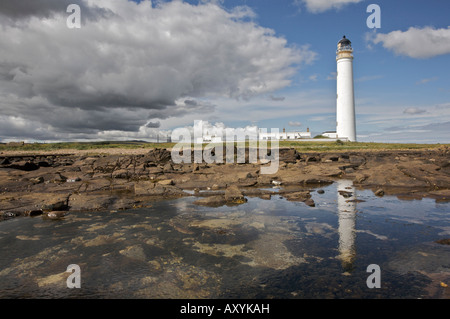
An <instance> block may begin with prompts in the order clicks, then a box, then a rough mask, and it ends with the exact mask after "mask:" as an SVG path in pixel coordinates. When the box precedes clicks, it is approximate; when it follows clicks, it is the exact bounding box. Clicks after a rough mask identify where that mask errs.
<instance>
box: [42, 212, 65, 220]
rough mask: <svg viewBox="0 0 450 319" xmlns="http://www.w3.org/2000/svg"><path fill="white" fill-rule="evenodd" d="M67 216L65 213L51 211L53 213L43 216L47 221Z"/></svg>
mask: <svg viewBox="0 0 450 319" xmlns="http://www.w3.org/2000/svg"><path fill="white" fill-rule="evenodd" d="M67 214H68V212H67V211H53V212H48V213H47V214H45V215H44V218H48V219H53V220H55V219H61V218H63V217H64V216H66V215H67Z"/></svg>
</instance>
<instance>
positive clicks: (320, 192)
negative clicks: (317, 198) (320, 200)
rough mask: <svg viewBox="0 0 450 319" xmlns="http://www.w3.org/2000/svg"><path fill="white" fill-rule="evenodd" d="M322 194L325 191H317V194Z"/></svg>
mask: <svg viewBox="0 0 450 319" xmlns="http://www.w3.org/2000/svg"><path fill="white" fill-rule="evenodd" d="M324 193H325V191H324V190H323V189H318V190H317V194H324Z"/></svg>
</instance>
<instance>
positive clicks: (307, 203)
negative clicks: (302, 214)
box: [303, 198, 316, 207]
mask: <svg viewBox="0 0 450 319" xmlns="http://www.w3.org/2000/svg"><path fill="white" fill-rule="evenodd" d="M303 203H305V204H306V205H308V206H309V207H316V203H314V200H313V199H312V198H308V199H307V200H305V201H304V202H303Z"/></svg>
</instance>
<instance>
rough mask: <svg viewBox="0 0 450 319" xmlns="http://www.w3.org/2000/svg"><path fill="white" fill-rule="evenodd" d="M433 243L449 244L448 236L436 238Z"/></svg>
mask: <svg viewBox="0 0 450 319" xmlns="http://www.w3.org/2000/svg"><path fill="white" fill-rule="evenodd" d="M435 243H437V244H441V245H450V238H444V239H439V240H436V241H435Z"/></svg>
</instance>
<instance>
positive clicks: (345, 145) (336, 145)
mask: <svg viewBox="0 0 450 319" xmlns="http://www.w3.org/2000/svg"><path fill="white" fill-rule="evenodd" d="M234 144H235V146H236V145H238V144H239V145H243V143H237V142H235V143H234ZM175 145H176V143H152V142H144V141H123V142H121V141H99V142H57V143H24V142H11V143H0V152H26V151H30V152H31V151H33V152H35V151H64V150H93V151H94V152H96V151H99V150H108V149H123V150H137V149H146V150H151V149H155V148H165V149H171V148H173V147H174V146H175ZM206 145H208V144H207V143H204V144H203V147H205V146H206ZM211 145H213V144H211ZM191 146H192V147H194V144H191ZM245 146H246V147H248V146H249V143H248V142H246V143H245ZM442 146H447V147H450V144H426V143H377V142H343V141H340V140H337V141H334V140H330V141H327V140H326V139H325V140H324V139H321V140H320V141H319V140H317V141H280V142H279V147H280V148H286V147H289V148H294V149H296V150H297V151H302V152H308V151H312V152H313V151H321V152H328V151H353V150H359V151H361V150H367V151H377V150H417V149H436V148H439V147H442ZM267 147H268V148H270V142H269V143H267ZM0 155H1V153H0Z"/></svg>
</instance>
